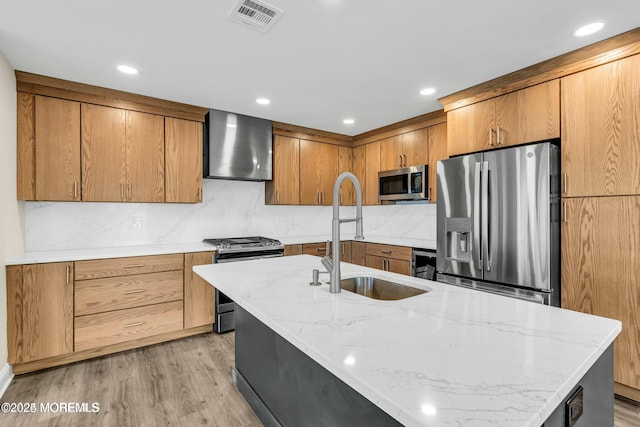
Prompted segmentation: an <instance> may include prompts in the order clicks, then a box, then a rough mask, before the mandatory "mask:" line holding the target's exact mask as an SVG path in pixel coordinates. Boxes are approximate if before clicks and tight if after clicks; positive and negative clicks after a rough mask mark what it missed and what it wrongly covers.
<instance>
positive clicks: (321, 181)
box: [300, 139, 338, 206]
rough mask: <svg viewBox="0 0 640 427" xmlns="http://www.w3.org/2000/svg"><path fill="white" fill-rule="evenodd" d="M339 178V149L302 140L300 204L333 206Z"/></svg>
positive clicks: (330, 145)
mask: <svg viewBox="0 0 640 427" xmlns="http://www.w3.org/2000/svg"><path fill="white" fill-rule="evenodd" d="M337 177H338V147H337V146H335V145H333V144H323V143H320V142H313V141H307V140H304V139H301V140H300V204H302V205H327V206H329V205H332V204H333V184H334V183H335V181H336V178H337Z"/></svg>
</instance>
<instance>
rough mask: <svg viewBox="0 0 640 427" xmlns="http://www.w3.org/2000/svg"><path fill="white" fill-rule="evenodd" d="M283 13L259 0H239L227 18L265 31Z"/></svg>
mask: <svg viewBox="0 0 640 427" xmlns="http://www.w3.org/2000/svg"><path fill="white" fill-rule="evenodd" d="M283 13H284V11H282V10H281V9H278V8H277V7H274V6H271V5H270V4H268V3H265V2H263V1H259V0H239V1H238V2H237V3H236V4H235V5H234V6H233V9H231V13H230V14H229V19H230V20H231V21H233V22H237V23H239V24H243V25H246V26H247V27H250V28H252V29H254V30H257V31H261V32H263V33H264V32H267V31H269V30H270V29H271V27H272V26H273V24H275V22H276V21H277V20H278V19H279V18H280V16H281V15H282V14H283Z"/></svg>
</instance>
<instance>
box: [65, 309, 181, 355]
mask: <svg viewBox="0 0 640 427" xmlns="http://www.w3.org/2000/svg"><path fill="white" fill-rule="evenodd" d="M180 329H182V301H173V302H165V303H162V304H155V305H148V306H145V307H137V308H128V309H124V310H118V311H110V312H107V313H100V314H90V315H88V316H82V317H76V318H75V328H74V331H75V334H74V335H75V338H74V343H75V348H74V350H75V351H83V350H88V349H91V348H97V347H104V346H107V345H111V344H117V343H121V342H125V341H132V340H136V339H140V338H146V337H150V336H153V335H159V334H163V333H165V332H172V331H177V330H180Z"/></svg>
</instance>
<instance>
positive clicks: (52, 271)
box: [7, 262, 73, 363]
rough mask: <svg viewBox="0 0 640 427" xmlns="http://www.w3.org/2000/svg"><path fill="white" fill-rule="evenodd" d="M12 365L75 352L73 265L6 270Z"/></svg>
mask: <svg viewBox="0 0 640 427" xmlns="http://www.w3.org/2000/svg"><path fill="white" fill-rule="evenodd" d="M7 332H8V336H7V338H8V350H9V357H8V362H9V363H26V362H30V361H34V360H39V359H44V358H47V357H54V356H61V355H64V354H68V353H71V352H72V351H73V263H71V262H65V263H52V264H30V265H15V266H8V267H7Z"/></svg>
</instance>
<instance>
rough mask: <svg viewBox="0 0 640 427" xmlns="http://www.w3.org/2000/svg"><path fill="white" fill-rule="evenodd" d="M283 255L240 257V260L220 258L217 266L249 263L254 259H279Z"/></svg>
mask: <svg viewBox="0 0 640 427" xmlns="http://www.w3.org/2000/svg"><path fill="white" fill-rule="evenodd" d="M281 256H282V254H273V255H255V256H248V257H242V258H240V257H238V258H223V259H220V258H218V259H217V261H216V263H217V264H223V263H226V262H236V261H249V260H252V259H266V258H277V257H281Z"/></svg>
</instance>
